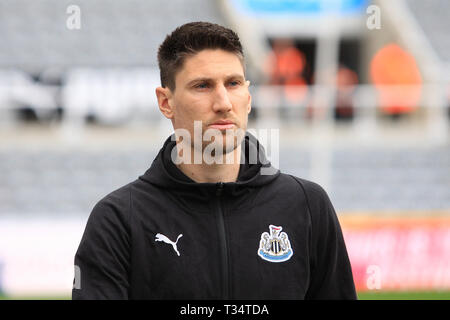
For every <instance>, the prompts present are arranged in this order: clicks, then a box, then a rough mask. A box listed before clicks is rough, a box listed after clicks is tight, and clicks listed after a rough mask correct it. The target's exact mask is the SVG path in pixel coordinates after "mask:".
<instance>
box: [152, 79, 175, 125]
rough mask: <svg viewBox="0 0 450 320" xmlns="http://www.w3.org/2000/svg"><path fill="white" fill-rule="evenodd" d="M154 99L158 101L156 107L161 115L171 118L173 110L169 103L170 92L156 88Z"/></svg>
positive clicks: (167, 89) (166, 89)
mask: <svg viewBox="0 0 450 320" xmlns="http://www.w3.org/2000/svg"><path fill="white" fill-rule="evenodd" d="M155 93H156V98H157V99H158V107H159V110H160V111H161V113H162V114H163V115H164V116H165V117H166V118H167V119H172V118H173V108H172V105H171V103H170V100H171V99H172V95H173V94H172V91H170V89H169V88H163V87H158V88H156V90H155Z"/></svg>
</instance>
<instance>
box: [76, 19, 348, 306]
mask: <svg viewBox="0 0 450 320" xmlns="http://www.w3.org/2000/svg"><path fill="white" fill-rule="evenodd" d="M158 61H159V67H160V71H161V82H162V86H161V87H159V88H157V89H156V95H157V98H158V104H159V108H160V110H161V112H162V113H163V115H164V116H165V117H167V118H168V119H170V120H171V121H172V124H173V127H174V130H175V133H174V135H172V136H171V137H169V138H168V139H167V140H166V142H165V143H164V146H163V147H162V149H161V150H160V152H159V154H158V155H157V156H156V158H155V160H154V161H153V163H152V165H151V167H150V169H148V170H147V171H146V172H145V174H143V175H142V176H140V177H139V178H138V179H137V180H135V181H134V182H131V183H130V184H128V185H126V186H124V187H122V188H120V189H118V190H116V191H114V192H112V193H110V194H109V195H107V196H106V197H105V198H103V199H102V200H100V201H99V202H98V203H97V205H96V206H95V207H94V209H93V211H92V213H91V215H90V217H89V220H88V223H87V226H86V230H85V232H84V235H83V238H82V240H81V243H80V246H79V248H78V251H77V253H76V256H75V265H76V270H77V272H76V273H75V274H76V276H75V281H74V289H73V292H72V295H73V299H355V298H356V293H355V287H354V284H353V278H352V272H351V267H350V264H349V260H348V256H347V251H346V248H345V244H344V240H343V237H342V233H341V229H340V226H339V222H338V219H337V217H336V214H335V212H334V209H333V206H332V205H331V203H330V200H329V198H328V197H327V195H326V193H325V192H324V190H323V189H322V188H321V187H320V186H318V185H317V184H314V183H312V182H309V181H306V180H302V179H299V178H297V177H293V176H290V175H286V174H282V173H280V172H279V171H278V170H276V169H274V168H273V167H271V165H270V163H269V162H268V161H267V159H266V157H265V155H264V150H263V148H261V147H260V145H259V144H258V141H257V140H256V139H255V138H254V137H253V136H251V135H249V134H246V135H242V132H245V130H246V128H247V117H248V114H249V112H250V109H251V96H250V94H249V91H248V86H249V82H248V81H246V80H245V68H244V56H243V51H242V46H241V44H240V41H239V38H238V36H237V35H236V34H235V33H234V32H233V31H231V30H229V29H227V28H224V27H222V26H219V25H216V24H211V23H204V22H195V23H188V24H185V25H183V26H181V27H179V28H177V29H176V30H175V31H174V32H173V33H172V34H170V35H169V36H167V38H166V39H165V41H164V42H163V43H162V45H161V46H160V48H159V52H158ZM199 131H201V132H203V133H204V134H203V133H202V134H200V135H199V134H198V132H199ZM211 132H212V133H211ZM207 133H208V137H206V138H205V136H207ZM199 139H200V140H199ZM211 145H212V147H211ZM208 148H209V149H208ZM207 150H209V151H210V152H206V151H207ZM255 155H257V156H256V157H255ZM199 157H200V159H199ZM211 159H212V160H213V161H211ZM225 160H226V161H225ZM253 160H254V161H253Z"/></svg>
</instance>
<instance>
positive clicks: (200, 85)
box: [195, 83, 208, 89]
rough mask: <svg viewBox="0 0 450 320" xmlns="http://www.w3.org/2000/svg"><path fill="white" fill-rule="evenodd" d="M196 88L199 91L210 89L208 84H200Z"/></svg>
mask: <svg viewBox="0 0 450 320" xmlns="http://www.w3.org/2000/svg"><path fill="white" fill-rule="evenodd" d="M195 87H196V88H198V89H206V88H208V84H207V83H199V84H197V85H196V86H195Z"/></svg>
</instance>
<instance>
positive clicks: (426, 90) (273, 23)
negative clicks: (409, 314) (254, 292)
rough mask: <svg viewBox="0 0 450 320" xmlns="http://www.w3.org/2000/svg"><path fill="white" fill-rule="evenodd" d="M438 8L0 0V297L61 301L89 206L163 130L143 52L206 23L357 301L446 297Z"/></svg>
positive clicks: (323, 1)
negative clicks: (312, 191)
mask: <svg viewBox="0 0 450 320" xmlns="http://www.w3.org/2000/svg"><path fill="white" fill-rule="evenodd" d="M449 13H450V1H448V0H429V1H422V0H395V1H382V0H378V1H369V0H278V1H277V0H215V1H212V0H188V1H186V0H171V1H170V2H168V1H160V0H127V1H125V0H117V1H113V0H96V1H88V0H71V1H66V0H39V1H31V0H0V43H1V49H0V297H1V298H12V299H15V298H16V299H21V298H30V297H31V298H38V299H41V298H58V299H65V298H70V295H71V289H72V281H73V275H74V266H73V257H74V254H75V252H76V249H77V247H78V244H79V241H80V239H81V236H82V233H83V231H84V227H85V224H86V222H87V218H88V216H89V214H90V212H91V210H92V208H93V206H94V205H95V203H96V202H97V201H98V200H100V199H101V198H102V197H104V196H105V195H106V194H108V193H110V192H111V191H113V190H115V189H117V188H119V187H121V186H123V185H124V184H127V183H128V182H131V181H133V180H134V179H136V178H137V177H138V176H139V175H141V174H143V173H144V172H145V170H146V169H147V168H148V167H149V166H150V164H151V162H152V161H153V159H154V157H155V156H156V154H157V152H158V150H159V148H160V147H161V146H162V143H163V142H164V140H165V139H166V138H167V136H168V135H169V134H170V133H171V132H172V131H171V123H170V121H168V120H167V119H165V118H164V117H163V116H162V115H161V114H160V112H159V110H158V108H157V102H156V98H155V93H154V92H155V88H156V87H157V86H159V70H158V68H157V59H156V54H157V49H158V46H159V44H160V43H161V42H162V41H163V40H164V38H165V36H166V35H167V34H168V33H170V32H171V31H172V30H173V29H174V28H176V27H177V26H179V25H181V24H183V23H186V22H190V21H210V22H215V23H219V24H222V25H225V26H228V27H231V28H232V29H234V30H235V31H236V32H237V33H238V34H239V36H240V38H241V41H242V43H243V45H244V47H245V54H246V58H247V77H248V79H249V80H250V81H251V83H252V85H251V93H252V97H253V109H252V113H251V115H250V119H249V128H252V129H254V130H256V131H257V132H258V130H259V129H269V130H279V148H278V151H279V153H278V154H275V155H272V156H274V157H276V158H277V159H278V160H277V161H275V162H278V163H275V164H276V165H277V166H278V167H279V168H280V169H281V170H282V171H284V172H286V173H290V174H294V175H297V176H299V177H301V178H304V179H309V180H313V181H315V182H317V183H319V184H321V185H322V186H323V187H324V188H325V190H326V191H327V192H328V194H329V196H330V198H331V201H332V202H333V204H334V206H335V208H336V211H337V214H338V217H339V220H340V222H341V224H342V227H343V231H344V237H345V240H346V244H347V249H348V252H349V256H350V260H351V263H352V268H353V273H354V278H355V283H356V286H357V290H358V295H359V297H360V298H362V299H415V298H419V299H427V298H430V299H441V298H442V299H450V141H449V133H450V129H449V124H450V37H449V36H448V32H449V31H450V20H448V19H447V15H448V14H449ZM269 143H272V144H274V143H278V141H269ZM269 156H270V154H269Z"/></svg>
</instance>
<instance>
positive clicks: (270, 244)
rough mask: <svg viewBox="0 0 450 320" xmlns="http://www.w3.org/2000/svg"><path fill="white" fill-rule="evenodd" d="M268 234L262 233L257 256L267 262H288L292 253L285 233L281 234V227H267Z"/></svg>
mask: <svg viewBox="0 0 450 320" xmlns="http://www.w3.org/2000/svg"><path fill="white" fill-rule="evenodd" d="M269 230H270V233H268V232H263V233H262V234H261V241H260V242H259V248H258V255H259V256H260V257H261V258H262V259H264V260H266V261H269V262H284V261H287V260H289V259H290V258H291V257H292V255H293V253H294V251H293V250H292V247H291V242H290V241H289V237H288V235H287V233H286V232H281V230H283V227H281V226H274V225H272V224H271V225H270V226H269Z"/></svg>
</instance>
